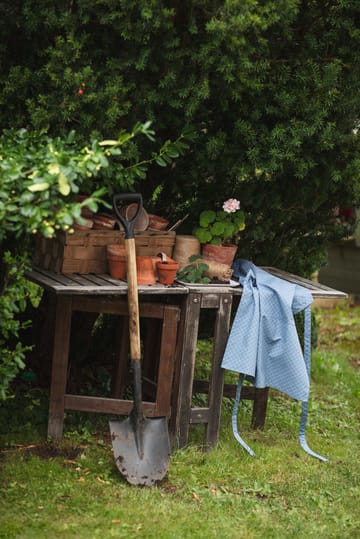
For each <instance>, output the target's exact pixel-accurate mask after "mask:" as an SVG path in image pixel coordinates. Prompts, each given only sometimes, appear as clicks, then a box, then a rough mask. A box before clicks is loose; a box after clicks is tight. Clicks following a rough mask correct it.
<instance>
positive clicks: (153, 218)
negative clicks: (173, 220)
mask: <svg viewBox="0 0 360 539" xmlns="http://www.w3.org/2000/svg"><path fill="white" fill-rule="evenodd" d="M148 215H149V228H150V229H151V230H166V228H167V226H168V224H169V221H168V220H167V219H164V217H160V215H154V214H153V213H149V214H148Z"/></svg>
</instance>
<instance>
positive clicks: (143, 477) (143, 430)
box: [110, 193, 170, 486]
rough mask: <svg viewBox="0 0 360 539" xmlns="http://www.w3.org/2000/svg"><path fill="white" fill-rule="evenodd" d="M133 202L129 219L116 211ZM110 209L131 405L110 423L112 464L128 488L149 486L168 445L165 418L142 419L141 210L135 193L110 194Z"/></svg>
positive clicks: (161, 469) (162, 467)
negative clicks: (118, 242)
mask: <svg viewBox="0 0 360 539" xmlns="http://www.w3.org/2000/svg"><path fill="white" fill-rule="evenodd" d="M129 200H131V201H133V202H136V203H137V205H138V206H137V211H136V212H135V214H134V216H133V217H132V219H130V220H126V219H125V218H124V217H123V215H121V213H120V212H119V208H118V204H119V203H120V202H124V201H129ZM113 208H114V211H115V214H116V216H117V217H118V219H119V220H120V222H121V224H122V225H123V227H124V229H125V252H126V266H127V281H128V308H129V335H130V359H131V366H132V370H133V376H134V379H133V386H134V404H133V408H132V410H131V412H130V415H129V417H128V418H126V419H124V420H123V421H110V433H111V440H112V446H113V452H114V456H115V461H116V465H117V467H118V469H119V471H120V473H121V474H122V475H123V476H124V478H125V479H126V480H127V481H128V482H129V483H131V484H132V485H139V486H151V485H154V484H155V483H156V482H157V481H160V480H161V479H162V478H163V477H164V476H165V474H166V472H167V469H168V465H169V460H170V442H169V433H168V425H167V418H166V417H159V418H146V417H145V416H144V412H143V405H142V389H141V346H140V318H139V298H138V290H137V275H136V252H135V238H134V224H135V222H136V219H137V217H138V215H139V214H140V212H141V210H142V196H141V194H139V193H131V194H118V195H114V198H113Z"/></svg>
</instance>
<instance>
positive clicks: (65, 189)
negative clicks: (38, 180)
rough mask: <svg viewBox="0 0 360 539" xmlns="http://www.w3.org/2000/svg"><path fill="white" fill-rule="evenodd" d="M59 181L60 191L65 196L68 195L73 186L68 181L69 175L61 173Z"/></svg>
mask: <svg viewBox="0 0 360 539" xmlns="http://www.w3.org/2000/svg"><path fill="white" fill-rule="evenodd" d="M58 183H59V191H60V193H61V194H62V195H63V196H67V195H68V194H69V193H70V191H71V188H70V184H69V182H68V179H67V177H66V176H65V174H63V173H62V172H61V173H60V174H59V179H58Z"/></svg>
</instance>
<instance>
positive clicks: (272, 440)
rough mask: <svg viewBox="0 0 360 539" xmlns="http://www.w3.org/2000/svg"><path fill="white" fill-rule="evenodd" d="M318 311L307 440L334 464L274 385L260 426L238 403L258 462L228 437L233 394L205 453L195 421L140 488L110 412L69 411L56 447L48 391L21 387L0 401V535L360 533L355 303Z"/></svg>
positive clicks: (359, 335) (359, 318) (359, 328)
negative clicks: (301, 431)
mask: <svg viewBox="0 0 360 539" xmlns="http://www.w3.org/2000/svg"><path fill="white" fill-rule="evenodd" d="M317 318H318V320H319V322H320V330H319V344H318V348H317V350H316V351H314V353H313V360H312V363H313V364H312V384H311V396H312V397H311V404H310V411H309V419H308V430H307V437H308V441H309V444H310V446H311V447H312V448H313V449H314V450H315V451H317V452H320V453H321V454H323V455H325V456H327V457H328V458H329V462H328V463H322V462H320V461H318V460H316V459H313V458H311V457H309V456H308V455H306V453H304V452H303V451H302V449H301V448H300V445H299V443H298V427H299V416H300V407H299V403H297V402H295V401H293V400H291V399H289V398H287V397H285V396H284V395H282V394H280V393H278V392H275V391H271V397H270V401H269V406H268V415H267V421H266V426H265V429H264V430H262V431H253V430H251V428H250V426H249V424H250V417H251V405H250V403H247V402H244V403H242V404H241V410H240V413H239V428H240V431H241V433H242V434H243V436H244V437H245V439H246V441H247V442H248V443H249V445H250V446H251V447H252V448H253V449H254V450H255V453H256V457H255V458H252V457H250V456H249V455H247V454H246V453H245V452H244V451H243V450H242V449H241V447H240V446H239V445H238V443H237V442H236V440H235V439H234V438H233V435H232V432H231V424H230V405H229V402H227V401H226V402H224V409H223V415H222V430H221V435H220V440H219V443H218V445H217V447H216V448H215V449H213V450H211V451H209V452H206V453H205V452H203V451H202V448H201V441H202V434H203V428H202V427H201V426H197V427H192V428H191V442H190V443H189V445H188V447H186V448H185V449H183V450H179V451H176V452H174V453H173V455H172V458H171V462H170V466H169V470H168V473H167V475H166V478H165V479H164V480H163V481H162V482H161V484H160V485H159V486H157V487H153V488H139V487H133V486H130V485H129V484H127V483H126V482H125V481H124V480H123V478H122V477H121V476H120V474H119V473H118V472H117V469H116V467H115V463H114V460H113V456H112V451H111V443H110V440H109V435H108V428H107V419H106V418H104V417H101V416H94V415H90V414H89V415H85V414H83V415H80V414H78V415H76V414H68V416H67V420H66V429H67V430H66V434H65V438H64V440H63V442H62V443H60V444H53V443H49V442H47V441H46V439H45V435H44V433H45V424H46V413H47V412H46V405H47V398H46V394H45V393H44V392H40V391H38V390H37V389H36V388H34V387H31V386H30V388H29V387H28V389H26V390H25V388H26V387H27V386H25V385H24V386H21V385H20V386H19V391H18V392H17V393H18V394H17V396H16V398H14V399H12V400H11V401H9V402H8V403H7V405H6V407H4V406H2V407H1V408H0V426H1V428H2V431H0V432H2V435H1V440H2V451H1V453H0V538H6V539H12V538H24V539H28V538H33V537H34V538H35V537H36V538H50V539H52V538H56V537H62V538H65V539H66V538H75V537H76V538H80V539H81V538H87V539H88V538H96V537H101V538H102V539H106V538H111V537H116V538H122V537H124V538H125V537H126V538H133V537H134V538H135V537H141V538H153V537H154V538H155V537H156V538H157V539H161V538H165V539H171V538H176V539H178V538H179V539H185V538H190V537H191V538H193V537H196V538H215V537H216V538H225V539H227V538H229V539H241V538H246V539H252V538H262V537H264V538H265V537H266V538H300V539H302V538H317V539H322V538H324V539H328V538H352V537H353V538H357V537H360V518H359V503H360V486H359V485H360V477H359V475H360V474H359V419H360V405H359V397H360V383H359V381H360V374H359V360H360V306H351V305H350V304H349V303H348V302H347V303H342V304H341V305H340V306H338V307H337V308H336V309H331V310H321V311H319V312H318V316H317ZM200 348H201V349H200V355H201V361H200V362H199V364H200V370H201V369H203V368H205V367H204V365H203V362H204V360H203V357H202V356H203V354H206V350H207V345H206V343H203V344H201V346H200ZM20 389H21V392H20ZM79 421H81V428H80V426H79Z"/></svg>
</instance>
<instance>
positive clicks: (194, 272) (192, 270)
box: [176, 255, 211, 284]
mask: <svg viewBox="0 0 360 539" xmlns="http://www.w3.org/2000/svg"><path fill="white" fill-rule="evenodd" d="M189 262H190V264H188V265H187V266H184V267H183V268H182V269H181V270H180V271H178V273H177V276H176V278H177V279H178V280H179V281H183V282H184V283H199V284H209V283H210V282H211V279H210V278H209V277H207V276H205V275H204V273H206V272H207V271H208V270H209V266H208V264H206V262H203V261H202V256H200V255H192V256H190V258H189Z"/></svg>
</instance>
